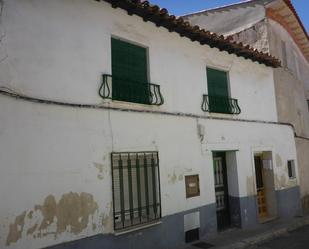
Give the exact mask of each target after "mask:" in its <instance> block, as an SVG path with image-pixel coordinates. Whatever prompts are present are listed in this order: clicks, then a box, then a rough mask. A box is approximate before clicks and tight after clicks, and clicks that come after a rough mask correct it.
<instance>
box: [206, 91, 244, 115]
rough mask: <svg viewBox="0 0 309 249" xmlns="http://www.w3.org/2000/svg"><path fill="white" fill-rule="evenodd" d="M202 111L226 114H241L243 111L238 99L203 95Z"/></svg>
mask: <svg viewBox="0 0 309 249" xmlns="http://www.w3.org/2000/svg"><path fill="white" fill-rule="evenodd" d="M202 110H203V111H204V112H216V113H226V114H240V113H241V109H240V107H239V105H238V100H237V99H231V98H227V97H222V96H209V95H206V94H204V95H203V103H202Z"/></svg>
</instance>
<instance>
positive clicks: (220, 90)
mask: <svg viewBox="0 0 309 249" xmlns="http://www.w3.org/2000/svg"><path fill="white" fill-rule="evenodd" d="M207 84H208V97H209V107H210V111H211V112H219V113H230V105H229V90H228V79H227V73H226V72H224V71H220V70H216V69H212V68H207Z"/></svg>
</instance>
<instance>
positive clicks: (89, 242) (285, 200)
mask: <svg viewBox="0 0 309 249" xmlns="http://www.w3.org/2000/svg"><path fill="white" fill-rule="evenodd" d="M276 197H277V206H278V217H279V218H291V217H294V216H297V215H300V214H301V202H300V190H299V187H298V186H297V187H293V188H289V189H284V190H280V191H276ZM229 201H230V210H231V222H232V226H236V227H241V228H242V229H248V228H253V227H256V226H259V225H260V223H259V221H258V214H257V200H256V196H247V197H232V196H230V197H229ZM303 202H305V203H306V205H307V206H308V207H309V196H308V197H307V198H306V199H304V200H303ZM197 211H199V212H200V237H203V236H205V235H206V236H212V235H214V234H216V233H217V218H216V204H210V205H207V206H203V207H200V208H196V209H192V210H188V211H185V212H180V213H177V214H173V215H169V216H166V217H163V218H162V223H161V224H158V225H155V226H153V227H149V228H145V229H142V230H138V231H134V232H130V233H126V234H123V235H119V236H116V235H113V234H108V235H103V234H101V235H96V236H93V237H89V238H85V239H81V240H76V241H73V242H68V243H63V244H60V245H56V246H52V247H48V249H72V248H74V249H84V248H91V249H101V248H108V249H119V248H126V249H145V248H147V249H161V248H177V247H180V246H184V245H185V231H184V215H185V214H189V213H193V212H197Z"/></svg>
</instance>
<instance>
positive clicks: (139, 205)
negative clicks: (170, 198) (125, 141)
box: [111, 152, 161, 230]
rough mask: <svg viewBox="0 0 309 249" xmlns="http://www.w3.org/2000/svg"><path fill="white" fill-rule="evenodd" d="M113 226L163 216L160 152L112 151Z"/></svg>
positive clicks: (120, 226)
mask: <svg viewBox="0 0 309 249" xmlns="http://www.w3.org/2000/svg"><path fill="white" fill-rule="evenodd" d="M111 159H112V179H113V204H114V205H113V209H114V210H113V211H114V229H115V230H122V229H126V228H129V227H132V226H138V225H142V224H146V223H151V222H154V221H156V220H158V219H160V218H161V197H160V179H159V178H160V177H159V156H158V152H125V153H124V152H121V153H117V152H113V153H112V156H111Z"/></svg>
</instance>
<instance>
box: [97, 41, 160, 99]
mask: <svg viewBox="0 0 309 249" xmlns="http://www.w3.org/2000/svg"><path fill="white" fill-rule="evenodd" d="M111 52H112V55H111V57H112V75H103V84H102V86H101V88H100V95H101V96H102V97H103V98H111V99H113V100H120V101H126V102H133V103H141V104H148V105H161V104H163V97H162V95H161V91H160V86H159V85H156V84H151V83H149V82H148V53H147V52H148V51H147V48H145V47H142V46H138V45H135V44H132V43H129V42H125V41H122V40H120V39H116V38H112V39H111Z"/></svg>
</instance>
